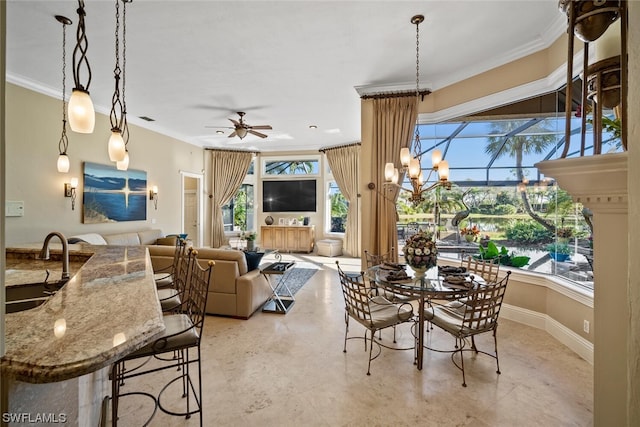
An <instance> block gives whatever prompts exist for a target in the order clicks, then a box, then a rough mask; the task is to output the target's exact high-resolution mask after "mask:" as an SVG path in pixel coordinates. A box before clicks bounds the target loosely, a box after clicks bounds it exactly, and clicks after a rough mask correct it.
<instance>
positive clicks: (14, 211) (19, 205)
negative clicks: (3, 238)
mask: <svg viewBox="0 0 640 427" xmlns="http://www.w3.org/2000/svg"><path fill="white" fill-rule="evenodd" d="M4 215H5V216H24V202H23V201H11V200H7V201H6V202H5V206H4Z"/></svg>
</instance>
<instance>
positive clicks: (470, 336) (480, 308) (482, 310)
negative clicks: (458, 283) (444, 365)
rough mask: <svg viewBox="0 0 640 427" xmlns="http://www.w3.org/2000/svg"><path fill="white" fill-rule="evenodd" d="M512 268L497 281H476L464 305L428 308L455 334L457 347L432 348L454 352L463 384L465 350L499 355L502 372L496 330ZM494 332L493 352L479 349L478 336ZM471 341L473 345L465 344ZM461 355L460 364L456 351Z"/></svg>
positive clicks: (434, 322)
mask: <svg viewBox="0 0 640 427" xmlns="http://www.w3.org/2000/svg"><path fill="white" fill-rule="evenodd" d="M510 274H511V272H510V271H507V274H506V276H505V277H504V278H503V279H501V280H500V281H497V282H495V281H494V282H488V283H486V284H479V285H476V286H475V287H474V288H473V289H472V290H471V291H469V293H468V294H467V297H466V300H465V302H464V303H463V304H461V305H455V306H454V305H448V304H446V305H431V306H429V307H428V308H425V311H424V315H425V318H426V320H427V321H428V322H429V323H430V324H432V325H435V326H438V327H439V328H441V329H443V330H444V331H445V332H448V333H449V334H451V335H453V337H454V338H455V340H456V342H455V348H454V350H437V349H434V348H429V349H430V350H433V351H438V352H447V353H449V352H450V353H451V360H452V362H453V364H454V365H455V366H456V367H457V368H458V369H460V370H461V371H462V385H463V386H464V387H466V386H467V382H466V378H465V371H464V352H465V351H474V352H475V353H476V354H477V353H482V354H486V355H488V356H491V357H493V358H494V359H496V373H498V374H500V362H499V359H498V339H497V336H496V331H497V329H498V317H499V315H500V308H501V307H502V300H503V299H504V294H505V291H506V289H507V284H508V283H509V275H510ZM487 332H491V333H492V334H493V342H494V353H493V354H491V353H489V352H486V351H480V350H478V348H477V347H476V343H475V336H476V335H480V334H484V333H487ZM468 340H470V341H471V348H465V347H466V346H467V345H468ZM458 354H459V355H460V364H458V363H457V361H456V355H458Z"/></svg>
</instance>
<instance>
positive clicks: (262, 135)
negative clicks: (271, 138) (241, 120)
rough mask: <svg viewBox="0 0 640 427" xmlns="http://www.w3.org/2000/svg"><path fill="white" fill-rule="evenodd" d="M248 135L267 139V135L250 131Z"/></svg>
mask: <svg viewBox="0 0 640 427" xmlns="http://www.w3.org/2000/svg"><path fill="white" fill-rule="evenodd" d="M249 133H250V134H252V135H255V136H259V137H260V138H266V137H267V135H265V134H264V133H260V132H256V131H255V130H251V129H249Z"/></svg>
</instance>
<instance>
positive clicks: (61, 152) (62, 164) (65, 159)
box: [56, 15, 72, 173]
mask: <svg viewBox="0 0 640 427" xmlns="http://www.w3.org/2000/svg"><path fill="white" fill-rule="evenodd" d="M56 20H57V21H58V22H60V23H61V24H62V134H61V135H60V141H58V172H60V173H67V172H69V156H67V148H69V138H67V102H66V99H65V98H66V96H67V86H66V81H67V71H66V70H67V55H66V52H67V25H71V24H72V22H71V20H70V19H69V18H67V17H66V16H62V15H56Z"/></svg>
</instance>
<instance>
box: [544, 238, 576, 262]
mask: <svg viewBox="0 0 640 427" xmlns="http://www.w3.org/2000/svg"><path fill="white" fill-rule="evenodd" d="M546 249H547V252H549V256H550V257H551V259H553V260H555V261H558V262H564V261H566V260H568V259H569V257H570V256H571V247H569V245H568V244H566V243H564V242H554V243H549V244H548V245H547V248H546Z"/></svg>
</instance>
